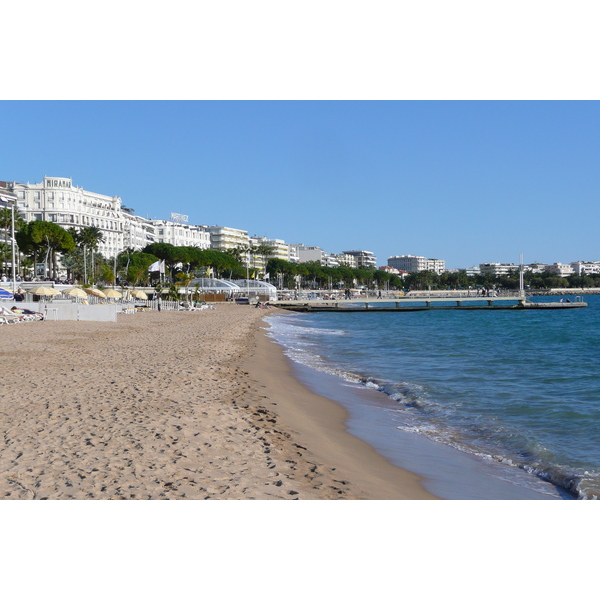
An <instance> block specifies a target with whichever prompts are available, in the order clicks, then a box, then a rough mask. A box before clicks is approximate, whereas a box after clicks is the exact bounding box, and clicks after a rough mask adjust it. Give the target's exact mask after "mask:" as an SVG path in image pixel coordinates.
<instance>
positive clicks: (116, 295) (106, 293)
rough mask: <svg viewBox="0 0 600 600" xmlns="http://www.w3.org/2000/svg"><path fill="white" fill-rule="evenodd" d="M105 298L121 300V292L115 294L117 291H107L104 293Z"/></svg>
mask: <svg viewBox="0 0 600 600" xmlns="http://www.w3.org/2000/svg"><path fill="white" fill-rule="evenodd" d="M104 293H105V295H106V297H107V298H121V297H122V296H121V292H117V290H107V291H106V292H104Z"/></svg>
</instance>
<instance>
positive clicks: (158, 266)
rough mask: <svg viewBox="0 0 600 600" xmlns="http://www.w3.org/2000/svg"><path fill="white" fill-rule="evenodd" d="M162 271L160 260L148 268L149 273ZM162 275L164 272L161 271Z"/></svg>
mask: <svg viewBox="0 0 600 600" xmlns="http://www.w3.org/2000/svg"><path fill="white" fill-rule="evenodd" d="M160 269H161V263H160V260H157V261H156V262H153V263H152V264H151V265H150V266H149V267H148V271H160ZM161 273H164V271H161Z"/></svg>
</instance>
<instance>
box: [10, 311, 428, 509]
mask: <svg viewBox="0 0 600 600" xmlns="http://www.w3.org/2000/svg"><path fill="white" fill-rule="evenodd" d="M265 313H266V311H262V310H257V309H254V308H251V307H248V306H236V305H231V304H221V305H217V308H216V310H208V311H200V312H167V311H163V312H160V313H158V312H154V311H148V312H147V313H143V314H142V313H137V314H133V315H119V318H118V319H119V320H118V322H117V323H100V322H76V321H57V322H54V321H45V322H33V323H22V324H17V325H11V326H2V337H3V342H4V344H3V349H2V351H1V354H2V361H1V367H0V368H1V369H2V384H1V386H0V430H1V433H2V444H1V445H0V498H2V499H263V500H264V499H363V498H364V499H391V498H398V499H401V498H414V499H425V498H433V497H434V496H432V495H431V494H429V493H428V492H426V491H425V490H424V489H423V488H422V487H421V485H420V483H419V479H418V477H416V476H415V475H413V474H411V473H409V472H407V471H403V470H402V469H400V468H398V467H395V466H393V465H392V464H391V463H389V462H388V461H387V460H386V459H385V458H383V457H381V456H380V455H379V454H377V453H376V452H375V451H374V450H373V449H372V448H371V447H370V446H369V445H368V444H366V443H365V442H362V441H360V440H358V439H357V438H355V437H353V436H351V435H350V434H348V433H347V432H346V430H345V427H344V420H345V411H344V409H343V408H341V407H340V406H339V405H337V404H336V403H334V402H332V401H330V400H327V399H325V398H322V397H320V396H317V395H316V394H313V393H312V392H310V391H308V390H307V389H306V388H305V387H304V386H303V385H302V384H301V383H299V382H298V381H297V380H296V379H295V378H294V377H293V376H292V374H291V370H290V365H289V364H288V363H287V358H286V357H285V356H283V353H282V351H281V349H280V347H279V346H277V345H276V344H275V343H273V342H272V341H271V340H270V339H268V338H267V337H266V336H265V334H264V333H263V332H262V330H261V326H262V321H261V319H262V317H263V316H264V315H265Z"/></svg>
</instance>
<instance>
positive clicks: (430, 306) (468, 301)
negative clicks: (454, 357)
mask: <svg viewBox="0 0 600 600" xmlns="http://www.w3.org/2000/svg"><path fill="white" fill-rule="evenodd" d="M272 305H273V306H277V307H278V308H283V309H285V310H291V311H295V312H414V311H423V310H561V309H562V310H564V309H573V308H585V307H586V306H587V302H583V301H581V300H580V299H578V300H577V301H575V302H531V301H530V300H529V299H527V298H525V297H523V296H498V297H489V298H488V297H476V296H472V297H450V296H448V297H441V296H436V297H424V298H423V297H408V298H395V299H389V298H381V299H379V298H368V299H367V298H355V299H350V300H345V299H344V300H342V299H338V300H321V299H315V300H279V301H277V302H273V303H272Z"/></svg>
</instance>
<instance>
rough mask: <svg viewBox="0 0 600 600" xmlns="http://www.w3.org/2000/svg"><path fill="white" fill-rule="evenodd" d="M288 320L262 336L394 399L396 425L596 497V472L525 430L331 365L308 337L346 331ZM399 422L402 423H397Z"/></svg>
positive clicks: (418, 388) (404, 385) (294, 356)
mask: <svg viewBox="0 0 600 600" xmlns="http://www.w3.org/2000/svg"><path fill="white" fill-rule="evenodd" d="M287 319H288V320H287V321H286V317H283V318H282V317H271V318H267V319H265V320H266V321H267V322H268V323H269V325H270V329H267V330H266V333H267V335H268V336H269V337H271V338H273V339H275V340H276V341H277V342H279V343H280V344H281V345H282V346H283V349H284V353H285V354H286V355H287V356H288V357H289V358H290V359H291V360H293V361H295V362H297V363H299V364H302V365H304V366H307V367H309V368H312V369H315V370H317V371H320V372H323V373H327V374H329V375H334V376H336V377H339V378H340V379H342V380H344V381H346V382H348V383H352V384H355V385H361V386H364V387H365V388H368V389H373V390H376V391H379V392H381V393H383V394H385V395H386V396H388V397H389V398H391V399H392V400H394V402H395V406H397V407H398V409H399V410H398V411H396V412H395V413H394V415H395V417H396V419H395V420H396V423H395V427H396V428H398V429H400V430H403V431H409V432H413V433H417V434H419V435H423V436H425V437H427V438H429V439H431V440H432V441H435V442H438V443H442V444H445V445H448V446H450V447H452V448H454V449H456V450H459V451H461V452H465V453H468V454H470V455H474V456H477V457H478V458H480V459H482V460H485V461H493V462H497V463H500V464H503V465H505V466H509V467H514V468H516V469H519V470H522V471H523V472H526V473H529V474H532V475H535V476H537V477H539V478H540V479H541V480H543V481H546V482H548V483H551V484H553V485H554V486H556V487H558V488H560V489H562V490H564V491H565V492H567V493H568V494H569V495H571V496H572V497H574V498H577V499H582V500H596V499H598V498H600V472H595V471H586V470H583V469H581V470H576V469H575V470H574V469H573V468H569V467H565V466H563V465H560V464H559V463H558V461H557V460H556V459H555V457H554V456H553V455H552V453H551V452H550V451H548V450H547V449H545V448H543V447H541V446H539V445H536V444H535V443H532V442H531V440H530V439H529V438H528V437H527V435H526V434H523V433H519V432H518V431H514V430H508V429H507V428H506V427H504V426H502V425H500V424H498V423H497V422H495V420H494V418H493V417H492V416H490V415H487V416H486V417H485V418H483V417H479V421H477V418H475V417H474V416H473V415H471V416H468V417H466V416H461V415H460V414H459V412H458V411H457V410H456V407H453V406H447V405H441V404H439V403H436V402H435V401H433V400H432V399H431V398H430V395H429V393H428V391H427V390H426V389H425V387H424V386H422V385H419V384H416V383H412V382H407V381H384V380H382V379H380V378H375V377H372V376H370V375H365V374H360V373H356V372H353V371H350V370H347V369H344V368H341V367H339V366H336V365H334V364H332V363H331V362H330V361H329V360H328V359H327V358H325V357H324V356H322V355H321V354H320V353H319V352H318V348H319V345H318V344H317V343H315V342H313V341H312V339H311V338H312V337H313V336H323V335H345V334H346V333H347V332H345V331H343V330H333V329H327V328H318V327H312V326H301V325H300V326H299V325H295V324H293V323H290V322H289V320H291V319H290V318H287ZM292 319H293V317H292ZM398 420H401V421H402V423H401V424H398V423H397V421H398ZM517 449H518V450H517Z"/></svg>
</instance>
